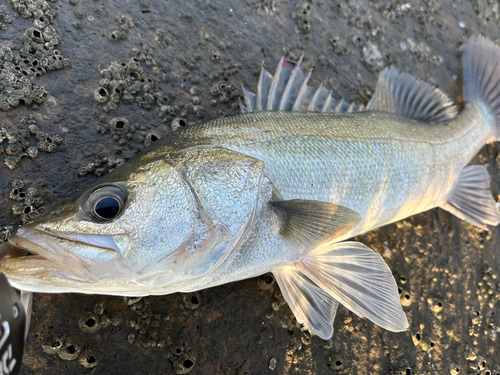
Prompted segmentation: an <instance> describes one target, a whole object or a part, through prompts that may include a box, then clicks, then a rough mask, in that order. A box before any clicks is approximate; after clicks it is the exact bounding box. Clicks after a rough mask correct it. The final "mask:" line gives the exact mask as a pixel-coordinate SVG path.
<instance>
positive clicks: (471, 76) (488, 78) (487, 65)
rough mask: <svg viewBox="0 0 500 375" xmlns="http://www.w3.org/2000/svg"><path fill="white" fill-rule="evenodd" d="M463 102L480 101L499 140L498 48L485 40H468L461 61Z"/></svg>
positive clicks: (499, 78) (499, 68)
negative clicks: (490, 116) (492, 121)
mask: <svg viewBox="0 0 500 375" xmlns="http://www.w3.org/2000/svg"><path fill="white" fill-rule="evenodd" d="M462 64H463V77H464V100H466V101H470V100H474V99H476V100H480V101H482V102H483V103H484V104H485V105H486V106H487V107H488V109H489V110H490V111H491V115H492V116H493V117H494V118H495V121H496V134H495V140H496V141H499V140H500V126H499V125H500V121H499V120H500V48H499V47H497V46H496V45H495V43H493V42H492V41H491V40H488V39H485V38H477V39H476V38H475V37H472V38H470V39H469V40H468V41H467V43H466V44H465V49H464V55H463V59H462Z"/></svg>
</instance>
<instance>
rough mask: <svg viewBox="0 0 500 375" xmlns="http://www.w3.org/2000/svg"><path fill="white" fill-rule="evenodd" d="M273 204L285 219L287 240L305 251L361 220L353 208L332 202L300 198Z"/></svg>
mask: <svg viewBox="0 0 500 375" xmlns="http://www.w3.org/2000/svg"><path fill="white" fill-rule="evenodd" d="M269 205H270V207H272V208H273V209H274V210H275V212H276V213H277V214H278V216H279V217H280V219H281V222H282V226H281V230H280V234H281V235H282V236H283V239H284V240H285V241H286V242H287V243H288V244H289V245H290V246H292V247H293V248H295V249H297V250H299V251H300V252H302V253H303V252H305V251H310V249H314V248H315V247H317V246H319V245H321V244H322V243H326V242H328V241H330V240H332V239H335V238H337V237H339V236H341V235H343V234H345V233H347V232H348V231H349V230H351V229H352V228H353V227H354V226H355V225H356V224H357V223H358V222H359V219H360V217H359V215H358V214H357V213H356V212H354V211H353V210H351V209H349V208H347V207H342V206H337V205H336V204H333V203H328V202H320V201H309V200H299V199H297V200H289V201H272V202H269Z"/></svg>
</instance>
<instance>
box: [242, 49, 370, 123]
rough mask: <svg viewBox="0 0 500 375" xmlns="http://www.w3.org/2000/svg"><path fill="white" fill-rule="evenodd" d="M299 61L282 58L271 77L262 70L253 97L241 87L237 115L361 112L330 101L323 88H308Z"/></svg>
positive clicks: (358, 108)
mask: <svg viewBox="0 0 500 375" xmlns="http://www.w3.org/2000/svg"><path fill="white" fill-rule="evenodd" d="M302 59H303V56H301V57H300V60H299V61H298V62H295V61H291V60H287V59H285V58H283V57H282V58H281V60H280V62H279V63H278V67H277V68H276V72H275V74H274V76H272V75H271V74H269V72H268V71H267V70H266V69H264V67H262V70H261V72H260V77H259V82H258V84H257V93H256V94H253V93H252V92H250V91H249V90H247V89H245V88H244V87H243V99H244V104H240V108H241V112H242V113H246V112H254V111H266V110H268V111H285V112H304V111H314V112H338V113H347V112H354V111H356V112H358V111H363V110H365V108H364V107H363V106H357V105H352V104H351V103H347V102H346V101H345V100H344V99H342V100H341V101H336V100H334V99H332V97H331V92H330V93H329V92H328V90H326V89H325V87H324V86H323V84H321V85H320V86H318V87H311V86H309V85H308V84H307V83H308V81H309V78H310V77H311V72H309V73H308V74H307V75H306V74H305V73H304V69H303V68H302ZM340 103H342V105H339V104H340ZM344 103H345V104H344Z"/></svg>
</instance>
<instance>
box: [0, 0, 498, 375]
mask: <svg viewBox="0 0 500 375" xmlns="http://www.w3.org/2000/svg"><path fill="white" fill-rule="evenodd" d="M23 4H25V2H24V1H16V0H13V1H11V2H7V1H6V0H4V1H3V2H2V3H0V5H2V6H3V7H2V8H0V16H2V14H5V15H6V16H10V18H11V23H8V22H4V21H5V20H6V19H7V18H6V17H5V16H2V17H0V18H1V19H0V23H2V24H1V25H0V26H2V27H1V30H0V40H1V44H2V46H8V47H10V48H11V51H12V53H13V54H14V55H16V54H17V53H19V51H20V50H22V47H23V46H24V45H26V44H27V43H29V40H28V39H29V38H36V35H33V34H29V32H30V31H29V30H30V28H33V27H34V26H33V24H34V21H35V20H36V18H37V15H36V14H34V15H32V16H30V15H29V14H25V16H26V17H27V18H22V17H19V14H20V12H19V9H21V8H22V7H21V8H19V6H20V5H23ZM32 4H34V6H35V8H36V7H43V6H45V5H44V4H43V2H36V1H34V2H33V3H32ZM47 5H48V7H49V9H50V11H54V12H56V13H57V15H56V16H55V17H53V20H52V21H51V23H52V26H53V28H54V29H55V30H56V32H57V34H58V35H59V36H60V41H58V43H57V45H56V46H52V47H53V49H57V50H58V51H59V52H60V55H61V56H63V57H64V59H68V60H69V64H68V63H66V65H64V66H62V65H61V67H60V68H57V69H53V70H50V71H48V69H47V71H46V72H45V73H44V74H41V75H39V76H36V77H34V78H33V79H32V80H31V81H30V83H29V84H30V85H31V86H30V88H32V89H33V87H34V86H37V87H40V88H42V87H45V91H46V94H45V96H43V98H44V101H42V102H40V103H38V104H37V101H36V100H34V101H33V103H32V104H31V105H30V106H28V107H27V106H26V105H25V104H23V102H22V101H20V102H19V101H18V102H16V101H15V100H14V101H13V102H12V103H14V106H13V107H14V108H7V109H6V111H4V112H2V113H1V121H0V122H1V126H3V127H5V128H9V129H12V128H15V129H21V130H22V129H28V126H29V125H30V121H29V119H28V120H27V118H28V117H27V116H34V117H33V118H34V119H35V121H34V122H35V123H36V125H37V127H38V128H39V129H40V131H42V132H45V133H47V134H51V135H53V134H58V135H61V136H62V138H63V140H62V143H61V144H60V145H58V147H57V149H56V150H52V151H53V152H46V151H44V149H43V147H42V148H41V149H39V151H40V152H39V153H38V154H37V156H36V157H35V158H33V159H32V158H30V157H23V158H22V159H21V160H20V162H19V166H18V167H17V168H14V169H9V168H7V166H5V165H3V163H2V164H1V165H0V173H1V175H2V180H1V185H0V204H1V207H3V210H2V211H1V212H0V224H2V225H12V224H20V223H21V216H20V215H18V216H14V215H13V214H12V210H11V208H12V207H13V206H14V205H15V204H16V201H13V200H12V199H11V198H10V193H11V190H12V185H11V184H12V181H14V180H24V181H25V182H26V186H27V187H33V188H36V189H37V192H38V194H39V196H40V197H42V198H43V200H44V201H45V202H46V204H50V203H55V202H57V201H59V200H60V199H63V198H67V197H69V196H72V195H74V194H75V193H76V192H77V191H78V190H80V189H81V188H82V187H85V186H89V185H90V184H91V183H92V182H94V181H95V180H96V179H97V178H98V177H97V175H101V174H104V173H107V171H109V170H110V169H112V168H114V167H115V166H116V165H117V164H120V163H121V162H122V161H125V160H127V159H128V158H130V157H131V156H133V155H134V154H136V153H137V152H138V151H139V150H140V149H141V148H142V147H144V146H145V143H148V142H149V143H150V142H152V141H154V139H155V137H162V136H165V135H166V134H168V133H169V132H170V131H171V126H172V125H173V126H182V125H183V124H184V125H186V126H194V125H195V124H196V123H200V122H203V121H207V120H210V119H213V118H216V117H220V116H229V115H233V114H236V113H238V111H239V109H238V97H239V96H240V95H241V92H240V89H239V87H240V84H242V83H243V84H245V86H246V87H249V88H250V89H252V90H255V86H256V82H257V78H258V72H259V70H260V65H261V63H262V62H264V63H265V64H266V66H267V67H268V69H269V70H270V71H273V70H274V66H275V64H276V63H277V61H278V60H279V58H280V56H282V55H284V56H286V57H287V58H291V59H298V57H299V56H300V55H301V54H302V53H304V54H305V60H304V61H305V67H306V69H307V68H312V69H314V74H313V78H312V81H313V83H314V84H318V83H319V82H320V81H321V80H322V79H326V82H327V86H328V87H330V88H333V89H334V91H335V93H336V97H337V98H340V97H341V96H343V97H345V98H347V99H349V100H354V101H356V102H358V103H364V104H366V102H367V100H368V99H369V97H370V95H371V93H372V92H373V89H374V85H375V82H376V78H377V72H378V71H379V70H380V69H381V68H382V67H384V66H388V65H390V64H393V65H395V66H397V67H398V68H399V69H401V70H403V71H408V72H411V73H412V74H414V75H415V76H417V77H419V78H422V79H424V80H426V81H428V82H431V83H434V84H436V85H438V86H439V87H440V88H441V89H442V90H443V91H444V92H446V93H448V94H449V95H450V96H451V97H454V98H457V101H459V98H460V93H461V83H460V56H461V53H460V47H461V45H462V43H463V42H464V41H465V40H466V38H467V37H468V36H470V35H472V34H474V33H481V34H483V35H485V36H487V37H488V38H490V39H492V40H493V41H497V42H498V41H499V38H500V30H499V26H498V25H499V23H498V22H499V20H500V18H499V9H498V3H497V2H492V1H480V0H474V1H442V2H437V1H433V0H427V1H411V2H402V1H395V2H390V3H389V2H385V1H371V2H369V1H331V2H329V1H328V2H326V1H324V2H322V1H314V2H309V1H305V2H300V1H279V0H277V1H273V0H246V1H245V0H237V1H232V2H222V1H221V2H219V1H193V2H185V3H181V2H176V1H153V0H140V1H138V2H124V1H92V2H90V1H82V0H80V1H78V0H69V1H58V2H55V3H48V4H47ZM14 6H16V7H17V8H16V9H18V10H16V9H15V8H14ZM49 15H50V14H49ZM38 18H39V15H38ZM7 21H8V19H7ZM38 21H40V20H39V19H38ZM31 33H32V31H31ZM24 35H26V36H24ZM23 36H24V37H23ZM26 38H28V39H26ZM54 38H55V37H54ZM48 50H50V49H48ZM50 51H53V50H50ZM132 58H135V59H137V62H136V64H137V66H139V67H140V69H139V68H137V69H136V71H139V75H138V76H137V80H139V81H140V80H141V79H144V81H140V89H139V90H137V91H134V90H135V89H134V87H132V88H131V86H133V84H134V83H137V82H136V81H134V82H130V81H129V82H128V83H127V84H124V83H123V82H122V83H120V80H123V78H124V77H125V73H124V71H122V70H120V66H121V64H122V63H126V64H129V63H130V62H131V59H132ZM54 61H55V60H54ZM133 61H135V60H133ZM29 62H30V64H32V60H29ZM114 62H116V63H114ZM56 63H57V61H55V64H56ZM19 66H22V62H20V65H19ZM54 66H55V65H54ZM55 67H56V66H55ZM12 68H13V69H15V67H12ZM16 74H17V73H16ZM148 79H149V80H150V81H148ZM148 83H149V86H146V87H145V86H144V85H145V84H148ZM25 84H28V83H25ZM33 85H34V86H33ZM117 87H118V88H119V89H120V90H122V91H120V92H118V93H117V92H116V88H117ZM101 88H102V89H105V91H100V89H101ZM136 88H137V87H136ZM113 90H114V91H113ZM123 90H125V91H126V93H125V92H123ZM32 91H33V92H34V94H33V95H35V94H37V93H38V92H39V91H37V90H36V89H33V90H32ZM30 92H31V91H30ZM99 92H101V93H103V94H105V95H104V98H103V97H102V96H101V94H100V93H99ZM112 94H115V97H113V98H112V97H111V95H112ZM2 95H4V96H5V97H8V96H9V95H10V94H9V92H7V91H2V92H1V93H0V99H2ZM96 95H97V96H96ZM116 95H118V98H117V97H116ZM108 96H109V97H108ZM11 99H12V98H11ZM27 100H28V99H27ZM127 103H132V104H127ZM122 118H124V119H126V120H127V121H128V123H129V124H128V125H127V131H120V130H117V129H116V126H115V127H113V124H116V123H117V121H118V120H116V119H122ZM113 119H115V120H114V122H113V121H112V120H113ZM31 122H33V121H31ZM1 126H0V127H1ZM26 135H27V136H28V138H25V139H28V142H30V145H32V146H36V145H38V143H37V142H41V141H40V140H37V139H36V136H35V135H34V134H31V135H30V134H26ZM14 143H15V142H14ZM8 145H10V143H9V141H8V140H5V141H4V143H3V146H4V147H7V146H8ZM37 147H38V146H37ZM44 147H45V146H44ZM14 151H15V152H18V151H16V150H14ZM499 151H500V148H499V146H498V145H491V146H486V147H485V148H484V149H483V150H482V151H481V153H480V155H479V156H478V157H477V158H476V159H475V160H474V162H475V163H481V164H484V165H487V167H488V171H489V172H490V175H491V177H492V179H491V182H492V191H493V195H494V196H495V197H498V195H499V194H500V171H499V165H498V164H497V159H498V157H497V155H498V153H499ZM19 152H20V151H19ZM14 155H17V154H15V153H14ZM6 156H8V155H6V154H5V153H4V154H1V155H0V160H4V159H5V158H6ZM11 166H12V165H11ZM17 202H18V201H17ZM18 208H19V207H18ZM35 208H36V207H35ZM36 209H38V208H36ZM18 211H19V210H18ZM18 211H16V212H18ZM21 211H22V210H21ZM18 213H20V212H18ZM498 239H499V229H498V228H490V229H489V230H485V231H483V230H478V229H475V228H473V227H472V226H470V225H468V224H466V223H464V222H462V221H460V220H459V219H457V218H455V217H453V216H452V215H450V214H449V213H447V212H444V211H442V210H440V209H435V210H432V211H430V212H427V213H424V214H420V215H417V216H415V217H411V218H409V219H407V220H404V221H402V222H399V223H396V224H394V225H390V226H387V227H384V228H381V229H379V230H376V231H373V232H370V233H368V234H366V235H365V236H362V237H360V238H359V240H361V241H362V242H364V243H366V244H367V245H369V246H371V247H372V248H373V249H375V250H376V251H378V252H380V253H382V254H383V255H384V257H385V258H386V261H387V263H388V265H389V267H390V268H391V269H392V270H393V273H394V275H395V277H396V280H397V281H398V285H399V288H400V291H401V300H402V303H403V307H404V310H405V311H406V313H407V314H408V319H409V322H410V328H409V330H408V331H407V332H405V333H391V332H387V331H384V330H383V329H381V328H379V327H377V326H375V325H374V324H372V323H371V322H369V321H367V320H366V319H362V318H359V317H357V316H355V315H354V314H352V313H350V312H349V311H347V310H346V309H344V308H341V309H340V310H339V314H338V316H337V318H336V321H335V333H334V337H333V339H332V340H330V341H323V340H321V339H319V338H317V337H312V338H311V337H310V336H309V335H308V333H307V332H305V331H303V330H301V329H300V327H298V326H297V325H296V322H295V320H294V318H293V315H292V314H291V312H290V310H289V308H288V307H287V306H286V305H284V304H283V303H282V297H281V295H280V293H279V290H278V288H277V286H276V285H275V284H272V283H271V285H268V284H266V283H265V282H262V280H260V282H259V280H258V279H252V280H246V281H243V282H238V283H233V284H229V285H224V286H221V287H218V288H213V289H210V290H204V291H200V292H199V293H197V294H195V295H188V296H183V295H181V294H175V295H169V296H162V297H149V298H143V299H142V300H139V301H135V300H126V299H123V298H117V297H106V296H84V295H78V294H72V295H42V294H38V295H35V300H34V307H33V311H34V313H33V319H32V328H31V332H30V334H29V336H28V339H27V345H26V349H25V352H26V353H25V358H24V361H23V362H24V368H23V370H22V373H23V374H39V373H57V374H80V373H82V374H84V373H89V372H95V373H101V374H118V373H120V374H121V373H127V374H143V373H152V374H164V373H187V372H190V373H191V374H216V373H224V374H265V373H268V374H272V373H280V374H284V373H286V374H367V373H370V374H406V375H409V374H448V373H450V374H496V373H499V372H500V360H499V359H498V358H500V354H499V352H500V339H499V338H497V336H498V335H499V334H500V320H499V319H500V318H499V316H500V304H499V298H500V297H499V294H500V285H499V282H500V280H499V278H498V275H499V274H500V256H499V245H498V243H497V242H498Z"/></svg>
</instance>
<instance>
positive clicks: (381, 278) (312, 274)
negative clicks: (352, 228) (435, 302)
mask: <svg viewBox="0 0 500 375" xmlns="http://www.w3.org/2000/svg"><path fill="white" fill-rule="evenodd" d="M273 274H274V275H275V277H276V280H277V281H278V285H279V286H280V289H281V292H282V293H283V296H284V297H285V300H286V301H287V303H288V304H289V305H290V308H291V309H292V311H293V313H294V314H295V317H296V318H297V319H298V320H299V321H300V322H302V323H304V324H305V325H306V327H307V328H308V329H309V330H310V331H311V333H313V334H316V335H318V336H319V337H321V338H323V339H329V338H331V337H332V334H333V327H332V324H333V320H334V318H335V313H336V311H337V307H338V303H341V304H343V305H344V306H346V307H347V308H348V309H349V310H351V311H352V312H354V313H356V314H358V315H360V316H364V317H366V318H368V319H370V320H371V321H372V322H374V323H375V324H377V325H379V326H381V327H382V328H385V329H387V330H389V331H395V332H399V331H405V330H406V329H407V328H408V320H407V318H406V315H405V313H404V311H403V309H402V307H401V302H400V299H399V294H398V287H397V284H396V281H395V280H394V277H393V276H392V273H391V271H390V270H389V267H387V265H386V264H385V262H384V260H383V259H382V257H381V256H380V255H379V254H377V253H375V252H374V251H373V250H371V249H370V248H368V247H366V246H365V245H363V244H361V243H357V242H341V243H337V244H334V245H328V246H324V247H320V248H317V249H316V250H314V251H313V252H311V253H310V254H308V255H306V256H303V257H302V258H301V259H300V260H299V262H298V263H297V264H296V265H292V266H286V267H282V268H280V269H278V270H275V271H273Z"/></svg>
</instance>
